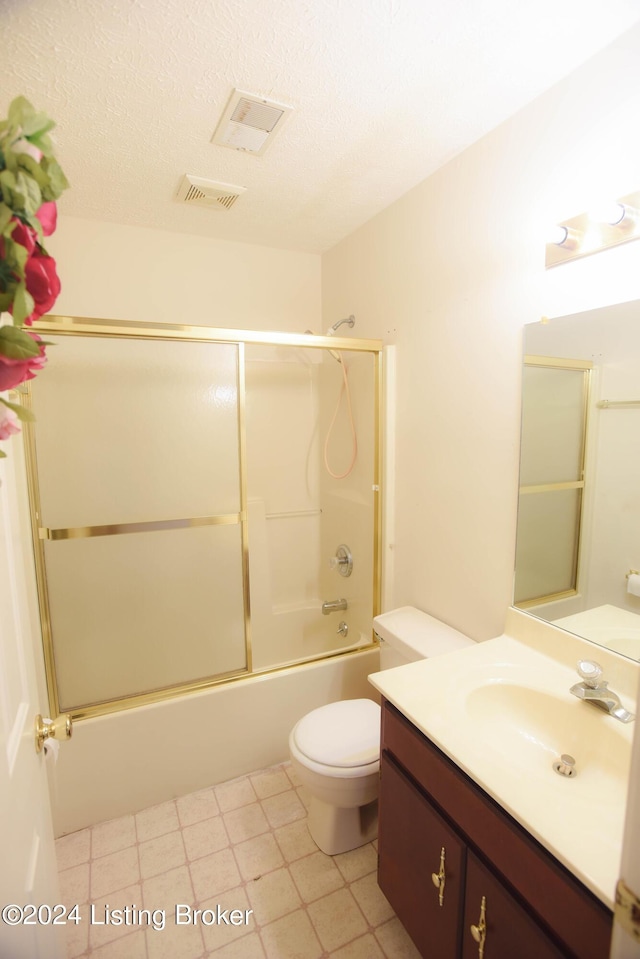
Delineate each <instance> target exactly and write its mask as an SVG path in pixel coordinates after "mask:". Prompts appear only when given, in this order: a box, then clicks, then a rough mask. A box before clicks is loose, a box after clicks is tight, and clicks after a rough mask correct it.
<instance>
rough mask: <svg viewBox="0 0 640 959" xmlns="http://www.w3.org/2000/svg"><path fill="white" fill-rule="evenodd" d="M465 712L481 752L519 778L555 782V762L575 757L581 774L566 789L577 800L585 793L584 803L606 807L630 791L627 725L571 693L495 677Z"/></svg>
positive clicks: (470, 698) (471, 696)
mask: <svg viewBox="0 0 640 959" xmlns="http://www.w3.org/2000/svg"><path fill="white" fill-rule="evenodd" d="M496 671H499V667H498V669H497V670H496ZM465 711H466V714H467V717H468V720H469V722H470V724H471V725H470V727H469V728H470V729H473V735H474V737H476V736H477V737H478V739H479V740H480V741H481V743H482V746H481V748H482V749H483V750H490V751H491V752H493V753H494V754H495V755H496V756H499V757H501V758H502V759H503V761H504V762H505V764H506V765H507V767H509V766H510V767H511V768H512V769H514V770H518V774H522V772H523V771H525V772H527V773H528V774H529V775H535V776H536V778H538V777H541V778H546V777H549V778H553V779H554V781H555V778H557V777H558V773H557V772H555V771H554V769H553V764H554V762H556V761H557V760H558V759H560V756H561V755H563V754H569V755H570V756H572V757H573V758H574V760H575V767H574V768H575V773H576V774H577V775H576V776H575V777H573V778H572V781H571V782H570V783H567V784H566V789H567V790H573V799H575V800H578V798H579V797H578V796H577V795H576V793H577V792H579V793H580V798H582V796H583V795H584V794H585V793H587V794H591V795H592V797H593V799H594V800H597V801H599V802H606V801H609V800H610V799H611V798H612V797H613V796H614V795H618V793H619V790H621V789H625V788H626V782H627V776H628V770H629V741H628V737H627V736H625V734H624V733H623V732H622V728H621V724H620V723H618V722H616V721H615V720H614V719H612V718H611V717H610V716H607V715H606V714H605V713H604V712H603V711H602V710H601V709H599V708H598V707H597V706H593V705H591V704H587V703H583V702H580V701H579V700H578V699H576V698H575V697H573V696H571V695H570V694H569V692H568V690H567V691H566V692H565V693H564V694H563V695H554V694H550V693H547V692H545V691H544V690H542V689H536V688H532V687H530V686H525V685H522V684H519V683H514V682H509V681H501V680H500V679H496V678H494V679H492V681H490V682H487V683H483V684H482V685H480V686H477V687H475V688H472V689H471V690H469V691H468V692H467V694H466V698H465ZM563 778H564V777H562V776H560V779H561V780H562V779H563ZM578 780H579V781H578ZM562 785H563V784H562V783H561V786H562Z"/></svg>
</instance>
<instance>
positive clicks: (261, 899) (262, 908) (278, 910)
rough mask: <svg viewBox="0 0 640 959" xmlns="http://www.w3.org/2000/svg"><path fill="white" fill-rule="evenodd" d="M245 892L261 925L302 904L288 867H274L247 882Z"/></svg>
mask: <svg viewBox="0 0 640 959" xmlns="http://www.w3.org/2000/svg"><path fill="white" fill-rule="evenodd" d="M246 889H247V894H248V896H249V900H250V902H251V906H252V907H253V909H254V912H255V918H256V922H257V923H258V924H259V925H261V926H266V925H267V923H270V922H273V921H274V920H275V919H280V917H281V916H286V914H287V913H289V912H293V911H294V909H298V908H299V907H300V906H301V905H302V901H301V899H300V896H299V895H298V890H297V889H296V887H295V884H294V882H293V879H292V878H291V875H290V874H289V870H288V869H276V870H275V871H274V872H269V873H267V875H266V876H261V877H260V879H255V880H254V881H253V882H249V883H247V886H246Z"/></svg>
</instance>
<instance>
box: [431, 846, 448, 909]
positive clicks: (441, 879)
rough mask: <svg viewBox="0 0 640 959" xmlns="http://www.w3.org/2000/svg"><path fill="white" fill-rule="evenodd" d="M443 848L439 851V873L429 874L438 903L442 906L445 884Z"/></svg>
mask: <svg viewBox="0 0 640 959" xmlns="http://www.w3.org/2000/svg"><path fill="white" fill-rule="evenodd" d="M444 855H445V854H444V846H443V847H442V849H441V850H440V871H439V872H432V873H431V882H432V883H433V885H434V886H435V887H436V889H437V890H438V903H439V904H440V905H441V906H443V905H444V883H445V879H446V876H445V872H444Z"/></svg>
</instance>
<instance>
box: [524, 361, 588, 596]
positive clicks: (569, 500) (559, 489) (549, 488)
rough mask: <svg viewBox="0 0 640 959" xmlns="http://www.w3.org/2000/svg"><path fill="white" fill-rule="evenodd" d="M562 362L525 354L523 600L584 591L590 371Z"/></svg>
mask: <svg viewBox="0 0 640 959" xmlns="http://www.w3.org/2000/svg"><path fill="white" fill-rule="evenodd" d="M562 362H563V361H562V360H553V359H552V358H547V359H546V360H545V359H544V358H539V359H538V360H537V361H536V362H535V364H534V363H533V362H531V363H528V362H527V359H526V358H525V366H524V371H523V383H522V439H521V452H520V500H519V505H518V533H517V545H516V575H515V588H514V601H515V603H516V605H519V604H525V605H526V604H528V605H531V604H532V603H537V602H542V601H545V600H549V599H550V598H552V597H557V596H559V595H567V594H571V593H575V592H576V589H577V582H578V557H579V545H580V526H581V518H582V502H583V490H584V456H585V435H586V433H585V431H586V403H587V396H588V386H589V373H588V370H587V369H585V368H580V367H579V366H576V367H574V368H568V367H564V366H562V365H560V364H561V363H562ZM565 362H566V361H565ZM575 362H576V364H577V363H579V362H580V361H575Z"/></svg>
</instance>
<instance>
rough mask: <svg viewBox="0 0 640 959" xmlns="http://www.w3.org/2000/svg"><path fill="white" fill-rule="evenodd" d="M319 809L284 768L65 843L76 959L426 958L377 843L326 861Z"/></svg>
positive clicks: (62, 864) (60, 851)
mask: <svg viewBox="0 0 640 959" xmlns="http://www.w3.org/2000/svg"><path fill="white" fill-rule="evenodd" d="M306 799H307V797H306V794H305V789H304V787H301V786H299V784H298V783H297V782H296V779H295V774H294V772H293V770H292V768H291V766H290V764H289V763H284V764H282V765H280V766H274V767H272V768H270V769H264V770H261V771H259V772H256V773H253V774H251V775H249V776H244V777H242V778H240V779H235V780H233V781H231V782H226V783H221V784H220V785H218V786H214V787H212V788H210V789H204V790H202V791H200V792H197V793H192V794H191V795H188V796H182V797H181V798H179V799H176V800H174V801H171V802H165V803H161V804H160V805H159V806H152V807H151V808H149V809H144V810H143V811H142V812H139V813H136V815H132V816H124V817H123V818H121V819H114V820H112V821H111V822H104V823H99V824H98V825H97V826H93V827H91V828H89V829H83V830H81V831H80V832H76V833H72V834H71V835H68V836H64V837H63V838H62V839H59V840H57V842H56V851H57V855H58V866H59V871H60V884H61V891H62V901H63V902H64V903H65V904H67V905H69V904H73V903H79V904H80V909H79V911H80V915H81V917H82V920H83V921H82V922H80V923H79V924H77V925H68V926H67V931H68V957H69V959H80V957H83V959H84V957H88V956H90V957H91V959H205V957H215V959H418V953H417V951H416V949H415V947H414V946H413V944H412V942H411V940H410V939H409V937H408V936H407V934H406V932H405V931H404V929H403V927H402V926H401V924H400V922H399V921H398V919H397V918H396V917H395V914H394V912H393V910H392V908H391V906H390V905H389V903H388V901H387V900H386V898H385V897H384V896H383V894H382V892H381V891H380V889H379V887H378V884H377V881H376V866H377V854H376V849H375V843H369V844H368V845H366V846H362V847H361V848H360V849H354V850H353V851H352V852H347V853H343V854H342V855H340V856H333V857H331V856H325V855H324V853H322V852H320V851H319V850H318V848H317V847H316V845H315V844H314V842H313V840H312V839H311V837H310V835H309V832H308V830H307V826H306ZM89 903H92V904H93V910H94V921H93V922H90V921H89V920H90V918H91V914H90V906H89ZM177 904H181V905H184V909H183V910H182V911H181V915H180V918H181V919H182V921H181V922H180V923H176V920H175V909H176V905H177ZM134 908H135V910H136V912H137V911H138V910H141V909H143V910H148V919H147V916H146V915H142V916H137V915H136V914H135V913H134V911H133V910H134ZM196 908H198V909H201V910H203V916H202V917H200V916H197V917H196V915H195V913H194V910H195V909H196ZM218 909H219V910H222V911H223V912H222V915H221V917H220V919H219V918H218V913H217V912H216V910H218ZM107 910H108V911H107ZM114 910H121V913H120V918H121V919H122V920H123V922H122V924H120V925H116V924H115V922H114V921H105V919H108V918H109V917H111V919H112V920H113V918H118V914H117V913H114ZM205 910H213V912H206V911H205ZM225 910H226V912H224V911H225ZM233 910H236V912H233ZM214 916H215V922H213V923H212V919H214ZM225 916H226V917H228V922H227V923H225V922H224V918H225ZM163 917H164V928H159V927H160V926H161V925H162V921H163ZM245 917H246V922H245ZM202 919H204V920H205V922H204V923H203V921H202ZM135 920H138V923H137V924H134V922H135ZM100 922H102V924H99V923H100ZM154 925H155V926H157V927H158V928H154Z"/></svg>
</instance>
